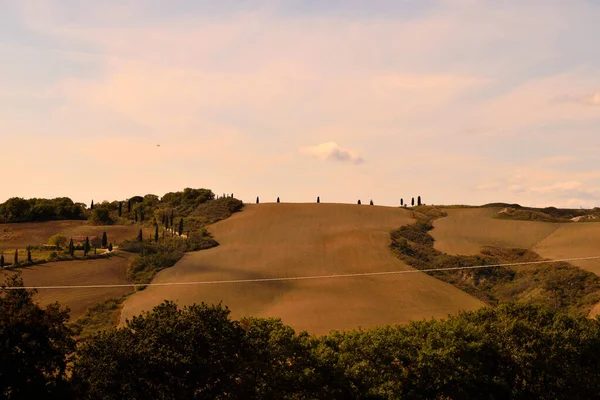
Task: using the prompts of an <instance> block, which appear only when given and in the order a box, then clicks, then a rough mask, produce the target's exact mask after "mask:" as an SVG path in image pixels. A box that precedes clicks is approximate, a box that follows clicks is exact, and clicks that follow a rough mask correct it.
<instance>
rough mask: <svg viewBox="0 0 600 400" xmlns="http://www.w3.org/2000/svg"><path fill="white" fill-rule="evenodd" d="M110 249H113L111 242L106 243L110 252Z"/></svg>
mask: <svg viewBox="0 0 600 400" xmlns="http://www.w3.org/2000/svg"><path fill="white" fill-rule="evenodd" d="M111 251H113V245H112V243H109V244H108V252H109V253H110V252H111Z"/></svg>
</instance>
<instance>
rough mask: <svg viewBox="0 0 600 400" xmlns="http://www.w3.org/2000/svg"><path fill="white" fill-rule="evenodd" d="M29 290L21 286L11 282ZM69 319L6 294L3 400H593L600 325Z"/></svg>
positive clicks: (486, 312)
mask: <svg viewBox="0 0 600 400" xmlns="http://www.w3.org/2000/svg"><path fill="white" fill-rule="evenodd" d="M6 284H7V285H9V286H13V287H14V286H20V285H22V282H21V281H20V279H18V278H17V277H11V278H9V279H8V281H7V282H6ZM67 321H68V310H67V309H65V308H62V307H60V305H59V304H57V303H55V304H51V305H49V306H47V307H45V308H41V307H39V306H38V305H37V304H36V303H35V302H34V301H33V293H32V292H30V291H27V290H24V289H19V290H5V289H4V288H3V289H2V290H0V397H2V398H7V399H21V398H61V399H121V398H161V399H399V398H402V399H423V398H430V399H459V398H465V399H466V398H486V399H508V398H513V399H521V398H522V399H529V398H552V399H576V398H579V399H591V398H597V396H598V393H600V380H599V379H597V378H598V376H599V375H600V319H598V318H597V319H588V318H585V317H577V316H572V315H567V314H562V313H558V312H554V311H550V310H548V309H545V308H543V307H539V306H533V305H529V304H524V303H511V304H504V305H501V306H499V307H496V308H482V309H480V310H477V311H472V312H465V313H461V314H459V315H457V316H450V317H448V318H447V319H445V320H429V321H420V322H413V323H410V324H408V325H399V326H384V327H379V328H374V329H368V330H353V331H348V332H331V333H330V334H328V335H325V336H312V335H309V334H308V333H306V332H301V333H296V332H294V330H293V329H292V328H291V327H289V326H286V325H284V324H283V323H282V322H281V320H279V319H275V318H243V319H241V320H233V319H232V318H231V317H230V312H229V310H228V309H227V307H224V306H222V305H220V304H217V305H207V304H200V305H193V306H189V307H184V308H179V307H178V306H177V305H176V304H175V303H172V302H168V301H166V302H164V303H162V304H160V305H159V306H157V307H155V308H154V309H153V310H152V311H151V312H148V313H145V314H142V315H140V316H137V317H134V318H133V319H132V320H129V321H127V324H126V326H124V327H122V328H118V329H112V330H109V331H105V332H101V333H98V334H96V335H95V336H93V337H92V338H90V339H88V340H87V341H85V342H80V343H76V341H75V338H74V332H73V331H72V330H71V328H70V325H69V324H68V322H67Z"/></svg>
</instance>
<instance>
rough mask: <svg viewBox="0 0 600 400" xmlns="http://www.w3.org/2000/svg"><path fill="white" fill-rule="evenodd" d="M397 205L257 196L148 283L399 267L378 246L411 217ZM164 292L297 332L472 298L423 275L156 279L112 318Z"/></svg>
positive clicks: (439, 310) (386, 318)
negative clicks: (208, 245)
mask: <svg viewBox="0 0 600 400" xmlns="http://www.w3.org/2000/svg"><path fill="white" fill-rule="evenodd" d="M411 222H412V220H411V219H410V214H409V212H407V211H406V210H401V209H399V208H391V207H376V206H366V205H363V206H358V205H348V204H284V203H282V204H261V205H249V206H246V207H245V209H244V211H242V212H241V213H238V214H236V215H234V216H233V217H231V218H229V219H227V220H225V221H221V222H219V223H217V224H215V225H213V226H211V227H210V230H211V232H212V233H213V234H214V236H215V238H216V239H217V240H218V241H219V242H220V244H221V245H220V246H219V247H217V248H214V249H211V250H206V251H201V252H197V253H191V254H187V255H186V256H185V257H184V258H183V259H182V260H181V261H180V262H179V263H178V264H177V265H175V266H174V267H172V268H169V269H167V270H164V271H162V272H160V273H159V274H158V275H157V276H156V278H155V279H154V282H182V281H183V282H185V281H196V280H203V281H204V280H206V281H209V280H224V279H249V278H268V277H291V276H308V275H326V274H343V273H354V272H376V271H391V270H406V269H409V267H408V266H407V265H405V264H404V263H402V262H401V261H400V260H398V259H397V258H396V257H395V256H394V255H393V254H392V253H391V252H390V250H389V249H388V245H389V232H390V230H392V229H395V228H398V227H400V226H401V225H404V224H408V223H411ZM164 299H170V300H176V301H178V302H179V303H180V304H182V305H183V304H192V303H199V302H201V301H205V302H208V303H216V302H219V301H223V303H224V304H225V305H228V306H229V307H230V309H231V310H232V316H233V317H234V318H239V317H241V316H245V315H253V316H272V317H281V318H282V319H283V321H284V323H287V324H289V325H291V326H293V327H294V328H296V329H298V330H308V331H309V332H311V333H327V332H328V331H330V330H332V329H338V330H343V329H352V328H356V327H358V326H362V327H372V326H375V325H382V324H392V323H404V322H407V321H409V320H418V319H423V318H429V317H445V316H447V315H448V314H449V313H456V312H457V311H458V310H462V309H465V310H471V309H475V308H478V307H480V306H482V303H481V302H480V301H478V300H476V299H475V298H473V297H471V296H469V295H467V294H466V293H464V292H462V291H460V290H459V289H457V288H455V287H453V286H451V285H449V284H446V283H444V282H441V281H439V280H437V279H434V278H432V277H430V276H428V275H425V274H421V273H415V274H405V275H392V276H379V277H368V278H367V277H362V278H340V279H323V280H311V281H297V282H289V281H288V282H270V283H246V284H224V285H200V286H158V287H149V288H147V289H145V290H144V291H141V292H138V293H135V294H134V295H132V296H131V297H130V298H129V299H128V300H127V301H126V302H125V305H124V308H123V313H122V316H121V321H122V322H123V321H124V319H125V318H130V317H131V316H133V315H136V314H139V313H140V312H142V311H144V310H150V309H152V307H153V306H155V305H157V304H158V303H160V302H161V301H162V300H164Z"/></svg>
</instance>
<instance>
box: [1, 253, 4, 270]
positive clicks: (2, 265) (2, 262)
mask: <svg viewBox="0 0 600 400" xmlns="http://www.w3.org/2000/svg"><path fill="white" fill-rule="evenodd" d="M0 268H4V254H0Z"/></svg>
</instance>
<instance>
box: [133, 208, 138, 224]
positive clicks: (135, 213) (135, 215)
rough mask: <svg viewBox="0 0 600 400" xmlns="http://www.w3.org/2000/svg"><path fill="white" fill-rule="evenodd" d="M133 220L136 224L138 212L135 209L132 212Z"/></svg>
mask: <svg viewBox="0 0 600 400" xmlns="http://www.w3.org/2000/svg"><path fill="white" fill-rule="evenodd" d="M134 220H135V223H136V224H137V222H138V212H137V210H135V212H134Z"/></svg>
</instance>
